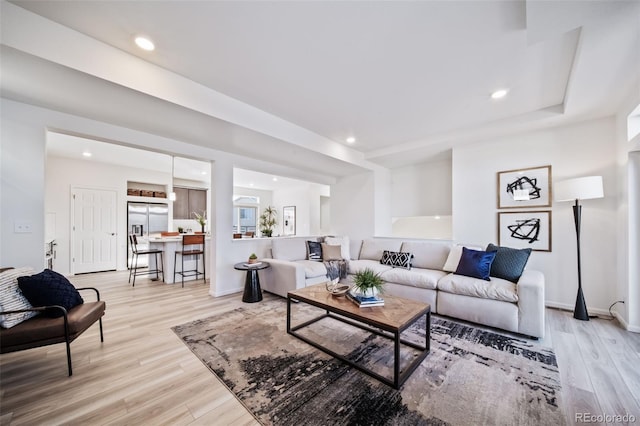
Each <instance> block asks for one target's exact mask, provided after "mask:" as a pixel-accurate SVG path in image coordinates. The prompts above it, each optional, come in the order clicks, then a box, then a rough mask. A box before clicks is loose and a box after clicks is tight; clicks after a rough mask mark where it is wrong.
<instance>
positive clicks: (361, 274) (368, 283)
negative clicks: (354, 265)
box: [353, 268, 384, 296]
mask: <svg viewBox="0 0 640 426" xmlns="http://www.w3.org/2000/svg"><path fill="white" fill-rule="evenodd" d="M383 285H384V280H383V279H382V278H381V277H380V274H377V273H376V272H374V271H373V269H370V268H365V269H363V270H362V271H358V272H356V274H355V275H354V276H353V288H354V290H355V291H356V292H358V293H361V294H363V295H364V296H376V295H377V294H378V293H382V290H383V288H382V287H383Z"/></svg>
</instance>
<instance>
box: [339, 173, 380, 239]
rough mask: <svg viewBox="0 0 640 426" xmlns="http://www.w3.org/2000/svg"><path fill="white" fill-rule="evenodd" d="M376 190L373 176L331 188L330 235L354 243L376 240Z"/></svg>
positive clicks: (347, 179)
mask: <svg viewBox="0 0 640 426" xmlns="http://www.w3.org/2000/svg"><path fill="white" fill-rule="evenodd" d="M375 190H376V188H375V179H374V174H373V172H370V173H362V174H358V175H353V176H346V177H343V178H341V179H339V180H338V182H336V183H335V184H333V185H331V226H332V229H331V230H330V232H329V233H330V234H335V235H348V236H349V237H351V238H355V239H361V238H369V237H371V236H374V235H375V222H374V219H375V213H374V209H375V201H374V195H375ZM389 219H390V218H389Z"/></svg>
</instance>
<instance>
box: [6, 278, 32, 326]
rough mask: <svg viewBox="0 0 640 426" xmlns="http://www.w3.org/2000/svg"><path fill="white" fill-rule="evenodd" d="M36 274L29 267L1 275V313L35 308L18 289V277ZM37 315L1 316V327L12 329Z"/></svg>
mask: <svg viewBox="0 0 640 426" xmlns="http://www.w3.org/2000/svg"><path fill="white" fill-rule="evenodd" d="M34 274H35V271H34V270H33V269H32V268H29V267H24V268H15V269H8V270H6V271H4V272H2V273H0V312H6V311H19V310H21V309H29V308H32V307H33V306H31V303H29V301H28V300H27V298H26V297H24V295H23V294H22V292H21V291H20V287H18V277H24V276H31V275H34ZM36 315H38V312H23V313H21V314H11V315H0V327H3V328H11V327H13V326H14V325H18V324H20V323H21V322H23V321H26V320H28V319H29V318H33V317H35V316H36Z"/></svg>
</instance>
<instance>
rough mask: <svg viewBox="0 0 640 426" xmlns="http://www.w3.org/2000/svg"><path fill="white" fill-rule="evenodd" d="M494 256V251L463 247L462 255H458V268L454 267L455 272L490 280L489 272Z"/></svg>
mask: <svg viewBox="0 0 640 426" xmlns="http://www.w3.org/2000/svg"><path fill="white" fill-rule="evenodd" d="M495 257H496V252H495V251H478V250H471V249H468V248H466V247H463V248H462V256H460V262H459V263H458V269H456V272H455V273H456V274H458V275H466V276H467V277H473V278H480V279H482V280H486V281H490V278H489V273H490V271H491V264H492V263H493V259H495Z"/></svg>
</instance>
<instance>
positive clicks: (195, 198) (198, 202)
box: [173, 186, 207, 219]
mask: <svg viewBox="0 0 640 426" xmlns="http://www.w3.org/2000/svg"><path fill="white" fill-rule="evenodd" d="M173 192H175V193H176V201H175V202H174V203H173V218H174V219H195V216H194V215H193V212H198V213H202V212H203V211H205V210H206V209H207V190H206V189H192V188H181V187H177V186H174V187H173Z"/></svg>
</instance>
